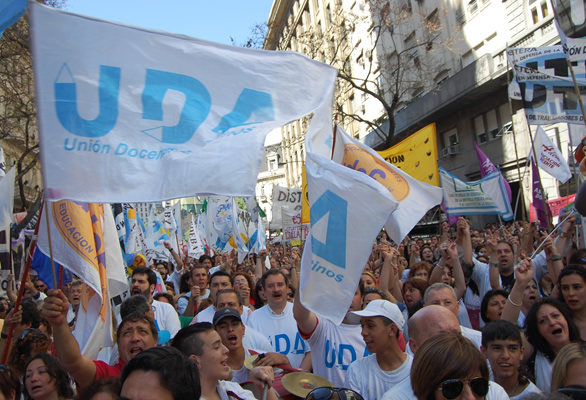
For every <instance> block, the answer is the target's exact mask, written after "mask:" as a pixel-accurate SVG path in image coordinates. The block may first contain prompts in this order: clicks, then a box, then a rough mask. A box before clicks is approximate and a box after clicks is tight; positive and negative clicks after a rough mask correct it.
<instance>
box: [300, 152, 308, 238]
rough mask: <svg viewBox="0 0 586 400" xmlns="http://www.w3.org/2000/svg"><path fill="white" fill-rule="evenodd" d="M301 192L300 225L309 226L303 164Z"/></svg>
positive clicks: (305, 178)
mask: <svg viewBox="0 0 586 400" xmlns="http://www.w3.org/2000/svg"><path fill="white" fill-rule="evenodd" d="M301 191H302V192H301V194H302V196H301V223H302V224H309V221H310V220H309V197H307V176H306V175H305V163H303V169H302V170H301ZM304 239H305V238H304Z"/></svg>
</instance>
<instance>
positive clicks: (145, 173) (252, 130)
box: [30, 2, 335, 202]
mask: <svg viewBox="0 0 586 400" xmlns="http://www.w3.org/2000/svg"><path fill="white" fill-rule="evenodd" d="M30 12H31V33H32V36H33V37H32V42H33V43H32V44H33V46H32V47H33V66H34V70H35V88H36V96H35V99H36V101H37V112H38V118H39V127H40V134H39V140H40V146H41V153H42V156H41V161H42V162H43V180H44V184H45V194H46V196H47V198H49V199H53V200H57V199H73V200H78V201H108V202H122V201H124V202H145V201H146V202H152V201H159V200H167V199H172V198H178V197H186V196H192V195H194V194H210V193H214V194H224V195H232V196H253V195H254V191H255V185H256V180H257V176H258V173H259V170H260V166H261V162H262V157H263V151H264V150H263V149H264V147H263V145H264V142H265V138H266V136H267V135H268V133H270V132H271V131H272V130H273V129H277V128H280V127H281V126H282V125H284V124H286V123H288V122H289V121H293V120H296V119H299V118H301V117H304V116H306V115H308V114H310V113H311V112H313V111H314V110H315V109H317V108H318V107H319V106H320V105H321V104H322V103H323V102H324V100H325V97H324V96H323V93H326V92H327V88H328V85H329V79H328V77H329V76H331V75H332V74H335V69H334V68H333V67H331V66H327V65H325V64H323V63H320V62H318V61H315V60H311V59H309V58H307V57H305V56H303V55H301V54H300V53H296V52H289V51H278V52H277V51H263V50H252V49H245V48H242V47H236V46H227V45H221V44H216V43H211V42H207V41H203V40H198V39H193V38H189V37H186V36H183V35H173V34H168V33H164V32H160V31H149V30H147V29H143V28H136V27H131V26H127V25H121V24H116V23H113V22H109V21H103V20H98V19H94V18H91V17H87V16H80V15H75V14H71V13H68V12H66V11H63V10H56V9H53V8H49V7H45V6H42V5H40V4H38V3H36V2H31V3H30ZM194 171H197V173H193V172H194Z"/></svg>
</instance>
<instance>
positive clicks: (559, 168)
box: [534, 126, 572, 183]
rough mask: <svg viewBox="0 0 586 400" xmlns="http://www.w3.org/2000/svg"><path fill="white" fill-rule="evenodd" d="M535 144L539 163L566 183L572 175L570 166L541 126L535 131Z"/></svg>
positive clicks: (542, 167)
mask: <svg viewBox="0 0 586 400" xmlns="http://www.w3.org/2000/svg"><path fill="white" fill-rule="evenodd" d="M534 145H535V153H536V154H537V165H539V167H540V168H541V169H542V170H544V171H545V172H547V173H548V174H550V175H551V176H553V177H554V178H555V179H557V180H558V181H560V182H561V183H566V182H567V181H568V179H570V178H571V177H572V173H571V172H570V166H569V165H568V163H567V162H566V160H565V159H564V156H563V155H562V152H561V151H560V150H559V149H558V148H557V147H556V145H555V144H553V142H552V141H551V139H550V138H549V136H547V133H545V130H543V128H542V127H541V126H538V127H537V131H536V132H535V139H534Z"/></svg>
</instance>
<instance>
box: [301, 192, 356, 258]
mask: <svg viewBox="0 0 586 400" xmlns="http://www.w3.org/2000/svg"><path fill="white" fill-rule="evenodd" d="M309 213H310V218H311V227H312V228H313V226H314V225H315V224H316V223H317V222H318V221H319V220H321V219H322V218H324V217H325V216H326V215H327V216H328V227H327V231H326V242H325V243H322V242H320V241H319V240H317V239H316V238H315V237H314V236H313V235H312V236H311V247H312V251H313V253H314V254H315V255H316V256H318V257H321V258H323V259H324V260H326V261H328V262H330V263H332V264H334V265H336V266H338V267H340V268H343V269H346V224H347V218H348V202H347V201H346V200H344V199H343V198H341V197H340V196H338V195H337V194H335V193H334V192H332V191H331V190H326V191H325V192H324V193H323V194H322V195H321V196H320V197H319V199H317V200H316V201H315V203H313V205H312V206H311V209H310V210H309Z"/></svg>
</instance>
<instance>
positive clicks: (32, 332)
mask: <svg viewBox="0 0 586 400" xmlns="http://www.w3.org/2000/svg"><path fill="white" fill-rule="evenodd" d="M29 335H31V336H33V337H35V338H43V339H46V338H47V335H45V333H43V331H41V330H39V329H34V328H28V329H25V330H24V331H23V332H22V334H21V335H20V337H19V338H18V342H21V341H23V340H24V339H25V338H26V337H27V336H29Z"/></svg>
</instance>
